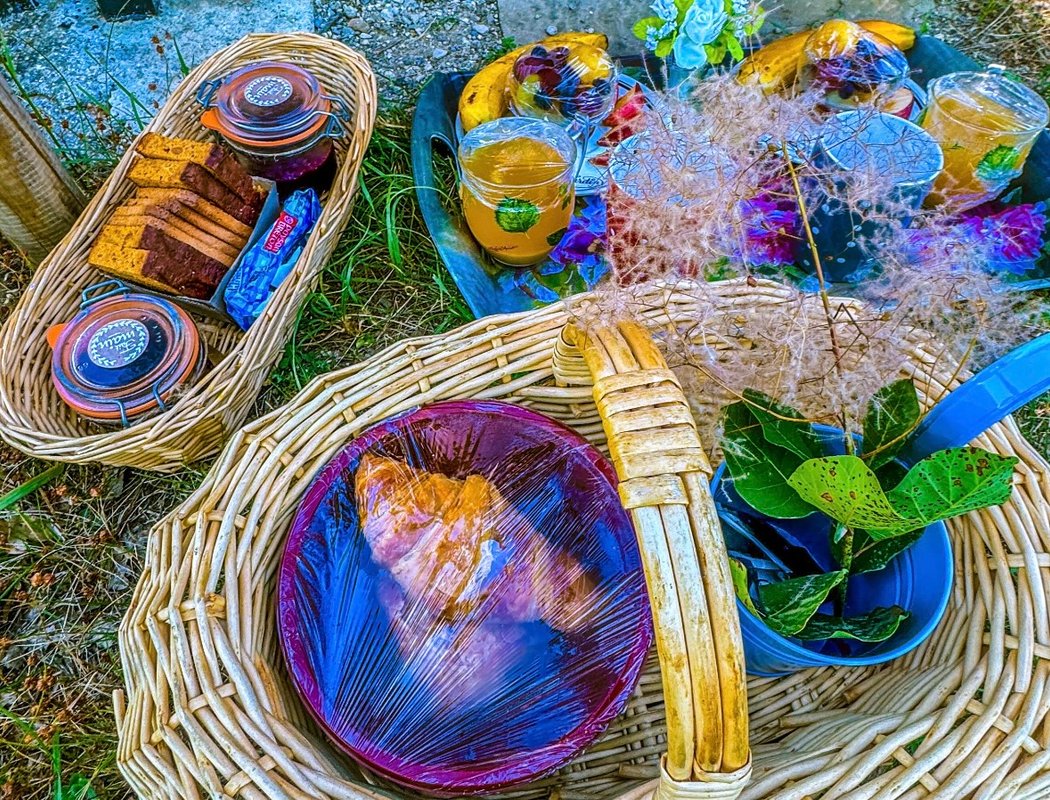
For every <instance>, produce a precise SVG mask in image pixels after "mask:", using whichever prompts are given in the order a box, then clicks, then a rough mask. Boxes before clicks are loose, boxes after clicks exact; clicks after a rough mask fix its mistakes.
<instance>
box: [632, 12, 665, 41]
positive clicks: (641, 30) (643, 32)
mask: <svg viewBox="0 0 1050 800" xmlns="http://www.w3.org/2000/svg"><path fill="white" fill-rule="evenodd" d="M663 24H664V21H663V20H662V19H660V18H659V17H643V18H642V19H640V20H638V21H637V22H636V23H634V26H633V27H632V28H631V33H633V34H634V35H635V38H637V39H641V40H642V41H643V42H644V41H645V40H646V39H647V38H649V31H651V30H659V29H660V28H661V27H662V26H663Z"/></svg>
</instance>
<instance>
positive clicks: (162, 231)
mask: <svg viewBox="0 0 1050 800" xmlns="http://www.w3.org/2000/svg"><path fill="white" fill-rule="evenodd" d="M234 258H235V256H230V255H229V254H228V253H222V252H219V251H218V250H216V249H214V248H211V247H209V246H207V245H205V244H204V243H202V242H200V240H198V239H196V238H195V237H192V236H189V235H187V234H185V233H184V232H183V231H180V230H178V229H176V228H173V227H171V226H170V225H168V224H167V223H165V222H162V221H161V220H156V219H152V218H150V219H148V220H147V222H145V223H134V224H128V225H122V224H119V223H112V222H111V223H109V224H107V225H106V226H104V227H103V228H102V231H101V232H100V233H99V235H98V237H97V238H96V240H95V244H94V246H93V247H92V248H91V252H90V253H89V254H88V263H89V264H91V265H92V266H93V267H96V268H97V269H100V270H102V271H103V272H106V273H107V274H110V275H114V276H116V277H118V278H124V279H126V280H129V281H132V282H135V283H143V280H142V279H149V281H150V285H149V288H155V289H161V290H162V291H166V292H172V293H175V294H184V295H186V296H188V297H195V298H200V299H208V298H210V297H211V296H212V295H213V294H214V293H215V291H216V289H217V288H218V286H219V283H220V282H221V281H222V279H223V277H224V276H225V274H226V272H227V270H228V269H229V266H230V264H232V263H233V260H234ZM158 284H161V285H158Z"/></svg>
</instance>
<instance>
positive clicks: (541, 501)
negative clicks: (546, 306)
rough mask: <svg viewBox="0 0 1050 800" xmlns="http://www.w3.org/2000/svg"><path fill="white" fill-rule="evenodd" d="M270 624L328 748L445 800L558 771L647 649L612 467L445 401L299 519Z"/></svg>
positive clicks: (637, 576)
mask: <svg viewBox="0 0 1050 800" xmlns="http://www.w3.org/2000/svg"><path fill="white" fill-rule="evenodd" d="M278 613H279V628H280V631H281V638H282V644H283V647H284V650H285V655H286V657H287V661H288V664H289V669H290V672H291V675H292V679H293V682H294V684H295V685H296V688H297V689H298V690H299V692H300V694H301V696H302V697H303V699H304V701H305V703H306V705H307V707H308V708H309V709H310V711H311V713H312V714H313V715H314V717H315V718H316V719H317V720H318V721H319V722H320V723H321V725H322V726H323V727H324V729H325V730H326V731H327V732H328V734H329V735H330V736H331V737H332V738H333V739H334V740H335V741H336V743H337V744H339V745H340V746H341V747H342V748H343V749H344V750H345V751H347V752H348V753H349V754H350V755H352V756H353V757H354V758H356V759H357V760H358V761H360V762H361V763H362V764H364V765H365V766H367V767H368V768H369V769H371V770H372V771H373V772H375V773H377V774H380V775H382V776H385V777H386V778H388V779H390V780H392V781H395V782H397V783H400V784H402V785H403V786H406V787H409V788H412V789H416V790H418V791H421V792H426V793H430V794H439V795H447V796H451V795H460V794H470V793H479V792H488V791H493V790H496V789H502V788H505V787H508V786H511V785H515V784H519V783H522V782H525V781H528V780H531V779H533V778H536V777H538V776H540V775H543V774H546V773H549V772H551V771H553V770H555V769H557V768H558V767H560V766H562V765H564V764H565V763H567V762H568V761H569V760H571V759H572V757H573V756H574V755H575V754H576V753H578V752H579V751H580V750H582V749H583V748H585V747H586V746H587V745H588V744H590V743H591V742H593V741H594V740H595V739H596V738H597V737H598V736H599V735H600V733H601V732H602V730H603V729H604V728H605V726H606V725H607V724H608V723H609V722H610V721H611V720H612V719H613V718H614V717H615V716H616V715H617V714H619V713H620V712H621V711H622V710H623V708H624V706H625V704H626V702H627V698H628V697H629V695H630V693H631V692H632V690H633V688H634V686H635V684H636V682H637V679H638V675H639V672H640V670H641V667H642V664H643V662H644V660H645V657H646V653H647V651H648V649H649V645H650V643H651V640H652V621H651V616H650V611H649V606H648V599H647V596H646V591H645V583H644V578H643V575H642V570H641V562H640V558H639V554H638V550H637V545H636V543H635V539H634V533H633V531H632V529H631V524H630V520H629V518H628V517H627V515H626V513H625V512H624V511H623V509H622V507H621V505H620V502H619V498H618V496H617V492H616V479H615V474H614V473H613V471H612V467H611V466H610V464H609V463H608V461H607V460H606V459H605V458H604V457H602V456H601V454H600V453H598V452H597V451H596V450H595V449H594V448H593V447H591V446H590V445H589V444H587V443H586V442H585V441H584V440H583V439H582V438H580V437H579V436H578V435H576V434H575V433H573V432H572V431H570V430H568V429H567V428H565V427H563V426H561V425H560V424H558V423H556V422H554V421H552V420H549V419H547V418H546V417H543V416H541V415H539V414H536V413H535V412H532V411H528V410H525V409H522V408H518V407H515V406H510V405H505V404H501V403H487V402H449V403H439V404H436V405H433V406H428V407H425V408H422V409H419V410H416V411H413V412H410V413H407V414H403V415H401V416H398V417H394V418H391V419H390V420H387V421H386V422H384V423H382V424H380V425H378V426H376V427H374V428H372V429H370V430H368V431H367V432H365V433H364V434H362V435H361V436H360V437H359V438H357V439H356V440H354V441H353V442H352V443H351V444H350V445H349V446H348V447H347V448H346V449H345V450H344V451H343V452H342V453H341V454H340V455H339V456H338V457H337V458H336V459H335V460H334V461H332V462H331V463H330V464H329V465H328V466H327V467H326V468H325V469H324V470H323V471H322V472H321V474H320V475H319V476H318V477H317V478H316V479H315V480H314V482H313V484H312V485H311V487H310V489H309V491H308V493H307V496H306V499H305V500H304V501H303V504H302V506H301V507H300V509H299V513H298V515H297V516H296V519H295V522H294V524H293V527H292V532H291V534H290V536H289V539H288V542H287V544H286V549H285V554H284V558H283V561H282V564H281V573H280V588H279V599H278Z"/></svg>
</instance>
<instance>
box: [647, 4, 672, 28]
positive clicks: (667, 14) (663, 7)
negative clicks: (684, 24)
mask: <svg viewBox="0 0 1050 800" xmlns="http://www.w3.org/2000/svg"><path fill="white" fill-rule="evenodd" d="M649 8H651V9H652V11H653V14H655V15H656V16H658V17H659V18H660V19H662V20H663V21H664V22H670V23H671V24H672V25H677V24H678V6H676V5H675V2H674V0H656V2H655V3H653V4H652V5H651V6H649Z"/></svg>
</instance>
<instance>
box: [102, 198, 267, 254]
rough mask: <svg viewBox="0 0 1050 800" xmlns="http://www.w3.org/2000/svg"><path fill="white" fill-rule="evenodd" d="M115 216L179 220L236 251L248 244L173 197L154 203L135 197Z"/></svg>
mask: <svg viewBox="0 0 1050 800" xmlns="http://www.w3.org/2000/svg"><path fill="white" fill-rule="evenodd" d="M117 214H122V215H138V216H154V217H158V218H159V219H165V220H171V219H173V218H176V219H181V220H183V221H185V222H186V223H187V224H189V225H192V226H193V227H194V228H197V229H198V230H201V231H203V232H204V233H207V234H209V235H211V236H214V237H215V238H216V239H218V240H219V241H220V242H224V243H225V244H227V245H229V246H230V247H233V248H236V249H237V250H238V251H240V250H243V249H244V246H245V245H246V244H247V243H248V237H247V236H243V235H241V234H238V233H234V232H233V231H231V230H229V229H227V228H224V227H222V226H221V225H218V224H217V223H215V222H212V221H211V220H210V219H208V218H207V217H205V216H204V215H203V214H198V213H197V212H196V211H194V210H193V209H192V208H189V207H187V206H184V205H183V204H182V203H180V202H179V201H178V200H177V199H176V198H175V197H168V198H166V199H163V200H159V201H155V200H149V199H146V198H143V197H138V196H136V197H133V198H131V199H130V200H128V201H127V202H126V203H124V205H122V206H120V207H119V209H118V210H117V211H115V212H114V216H116V215H117ZM238 224H239V223H238Z"/></svg>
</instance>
